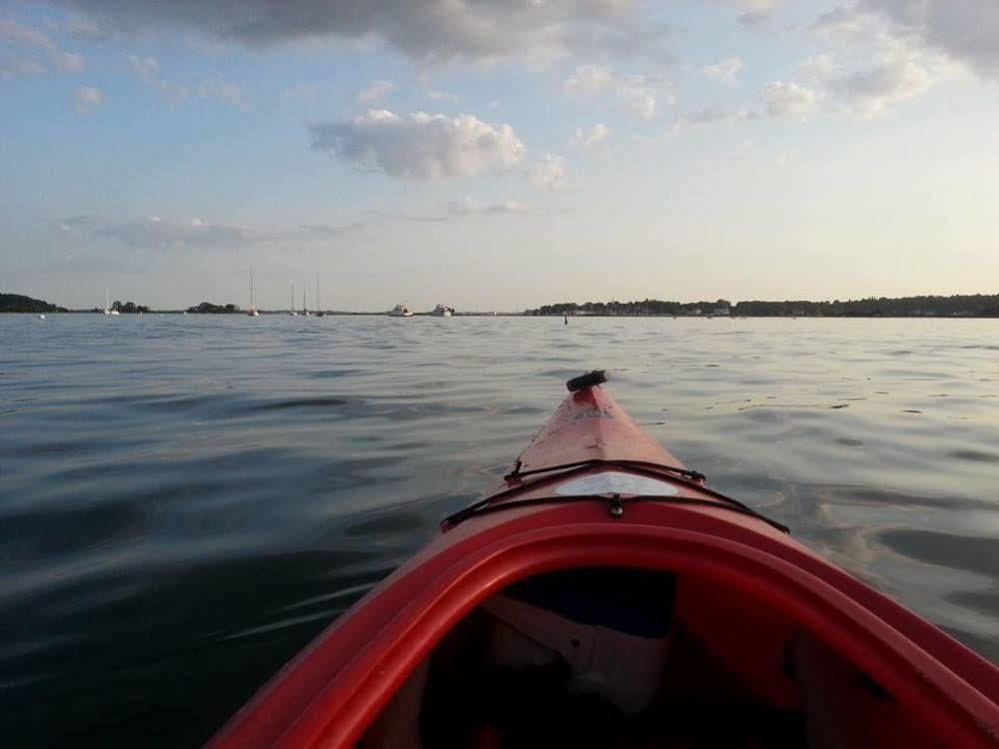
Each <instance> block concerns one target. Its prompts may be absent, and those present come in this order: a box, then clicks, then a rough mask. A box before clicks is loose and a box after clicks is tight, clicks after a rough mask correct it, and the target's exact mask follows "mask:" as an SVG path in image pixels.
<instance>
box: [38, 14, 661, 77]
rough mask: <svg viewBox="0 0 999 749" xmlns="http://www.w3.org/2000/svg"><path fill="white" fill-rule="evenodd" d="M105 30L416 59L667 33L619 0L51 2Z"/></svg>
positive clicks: (549, 49)
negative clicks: (380, 47)
mask: <svg viewBox="0 0 999 749" xmlns="http://www.w3.org/2000/svg"><path fill="white" fill-rule="evenodd" d="M54 1H55V2H58V3H59V4H61V5H64V6H68V7H69V8H71V9H72V10H74V11H78V12H81V13H82V14H84V17H85V22H86V23H88V24H91V25H92V26H94V27H96V28H97V29H99V30H100V33H103V34H107V33H109V32H111V31H115V32H120V33H122V34H140V33H148V32H176V31H177V30H182V31H190V32H194V33H197V34H200V35H203V36H208V37H211V38H214V39H217V40H222V41H224V42H237V43H240V44H243V45H245V46H249V47H264V46H268V45H274V44H280V43H286V42H295V41H300V40H308V39H323V38H330V37H333V38H336V37H339V38H341V39H350V40H360V41H365V42H370V41H372V40H373V41H376V42H382V43H384V44H386V45H388V46H391V47H393V48H395V49H397V50H400V51H402V52H403V53H405V54H406V55H408V56H410V57H412V58H414V59H419V60H423V61H429V62H446V61H449V60H455V59H467V60H484V59H495V58H500V57H516V58H519V59H530V58H537V59H552V58H556V57H560V56H565V55H568V54H621V53H627V54H630V55H632V56H635V55H644V56H646V57H649V58H655V59H659V60H663V59H667V58H668V57H669V50H668V48H667V46H666V45H667V42H668V41H669V39H670V37H671V35H672V34H673V32H674V31H675V30H674V29H673V28H672V27H670V26H668V25H666V24H663V23H661V22H660V21H659V20H658V19H657V18H656V15H655V14H654V13H651V12H650V11H649V10H648V8H646V7H644V6H643V5H641V4H637V3H632V2H628V0H580V1H578V2H575V1H573V0H544V1H530V2H528V1H525V0H474V1H473V0H364V2H348V1H346V0H340V1H339V2H336V1H333V2H331V1H330V0H296V2H293V3H282V2H274V0H242V2H239V3H233V2H232V0H176V1H175V2H161V1H158V0H129V1H127V2H126V0H54Z"/></svg>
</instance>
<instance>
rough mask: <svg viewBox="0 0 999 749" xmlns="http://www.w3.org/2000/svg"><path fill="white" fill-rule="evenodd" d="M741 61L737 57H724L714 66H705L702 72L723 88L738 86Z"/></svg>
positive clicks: (741, 66)
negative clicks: (723, 86)
mask: <svg viewBox="0 0 999 749" xmlns="http://www.w3.org/2000/svg"><path fill="white" fill-rule="evenodd" d="M743 67H744V66H743V63H742V60H740V59H739V58H738V57H726V58H725V59H724V60H719V61H718V62H716V63H715V64H714V65H707V66H706V67H704V68H703V70H702V72H703V73H704V75H706V76H707V77H708V78H710V79H711V80H713V81H718V83H721V84H723V85H725V86H737V85H739V78H738V76H739V73H740V72H741V71H742V68H743Z"/></svg>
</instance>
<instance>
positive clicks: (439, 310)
mask: <svg viewBox="0 0 999 749" xmlns="http://www.w3.org/2000/svg"><path fill="white" fill-rule="evenodd" d="M430 314H431V315H433V316H434V317H452V316H453V315H454V307H448V306H447V305H446V304H438V305H437V306H436V307H434V311H433V312H431V313H430Z"/></svg>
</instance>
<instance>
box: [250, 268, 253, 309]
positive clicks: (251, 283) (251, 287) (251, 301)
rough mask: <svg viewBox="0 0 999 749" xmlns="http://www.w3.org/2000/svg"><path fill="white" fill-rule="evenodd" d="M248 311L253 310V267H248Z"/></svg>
mask: <svg viewBox="0 0 999 749" xmlns="http://www.w3.org/2000/svg"><path fill="white" fill-rule="evenodd" d="M250 309H253V266H252V265H251V266H250Z"/></svg>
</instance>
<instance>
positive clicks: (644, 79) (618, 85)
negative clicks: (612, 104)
mask: <svg viewBox="0 0 999 749" xmlns="http://www.w3.org/2000/svg"><path fill="white" fill-rule="evenodd" d="M668 89H669V82H668V81H665V80H663V79H658V78H653V77H650V76H645V75H619V74H617V73H615V72H614V71H612V70H611V69H610V68H607V67H604V66H600V65H581V66H579V67H578V68H576V69H575V70H574V71H573V72H572V74H571V75H570V76H569V77H568V78H567V79H566V81H565V83H564V84H563V85H562V90H563V91H564V92H565V93H566V94H567V95H569V96H572V97H575V98H580V99H586V98H590V97H593V96H596V95H598V94H601V93H609V94H613V96H614V97H616V98H617V99H618V100H619V101H620V102H621V103H622V104H623V105H624V106H625V107H626V108H627V109H628V110H630V111H632V112H634V113H635V114H637V115H638V116H639V117H642V118H644V119H651V118H652V117H654V116H655V114H656V111H657V107H658V103H659V101H660V99H666V100H668V101H672V97H671V96H670V95H669V92H668Z"/></svg>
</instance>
